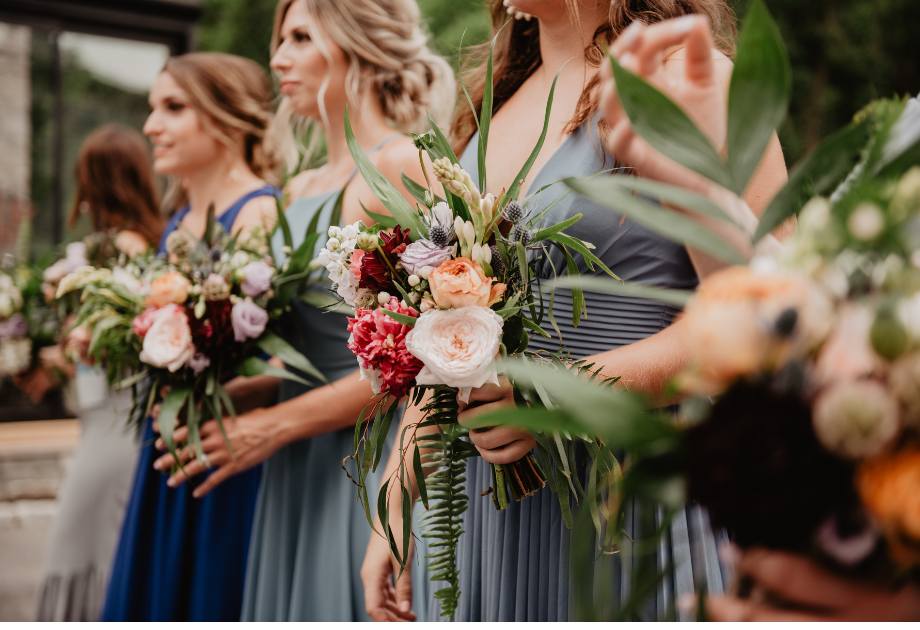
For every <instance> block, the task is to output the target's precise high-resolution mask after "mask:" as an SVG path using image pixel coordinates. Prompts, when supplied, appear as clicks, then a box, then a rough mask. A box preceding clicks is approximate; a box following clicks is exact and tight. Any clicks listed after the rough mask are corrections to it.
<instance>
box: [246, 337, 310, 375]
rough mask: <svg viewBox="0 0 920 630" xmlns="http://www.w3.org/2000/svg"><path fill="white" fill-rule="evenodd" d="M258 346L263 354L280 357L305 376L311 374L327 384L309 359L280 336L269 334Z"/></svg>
mask: <svg viewBox="0 0 920 630" xmlns="http://www.w3.org/2000/svg"><path fill="white" fill-rule="evenodd" d="M257 345H258V346H259V348H260V349H261V350H262V351H263V352H265V353H267V354H270V355H272V356H275V357H278V358H279V359H281V360H282V361H284V362H285V363H286V364H288V365H290V366H291V367H295V368H297V369H298V370H300V371H301V372H303V373H304V374H309V375H310V376H312V377H313V378H315V379H316V380H318V381H320V382H322V383H325V382H327V381H326V377H325V376H323V374H322V372H320V371H319V370H317V369H316V368H315V367H314V366H313V364H312V363H311V362H310V360H309V359H307V357H305V356H304V355H303V354H301V353H300V352H299V351H298V350H297V349H296V348H294V346H292V345H291V344H289V343H288V342H287V341H285V340H284V339H282V338H281V337H279V336H278V335H276V334H274V333H267V334H265V335H263V336H262V338H261V339H259V342H258V344H257ZM301 380H302V379H301Z"/></svg>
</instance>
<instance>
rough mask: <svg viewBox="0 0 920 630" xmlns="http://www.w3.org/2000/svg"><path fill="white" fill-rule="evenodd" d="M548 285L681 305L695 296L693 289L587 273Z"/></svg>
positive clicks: (549, 286) (556, 280)
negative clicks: (586, 274)
mask: <svg viewBox="0 0 920 630" xmlns="http://www.w3.org/2000/svg"><path fill="white" fill-rule="evenodd" d="M546 287H547V288H548V289H562V288H564V289H581V290H583V291H592V292H594V293H604V294H607V295H622V296H625V297H635V298H642V299H648V300H654V301H656V302H663V303H665V304H670V305H672V306H679V307H684V306H686V305H687V302H688V301H689V300H690V298H691V297H693V292H692V291H681V290H680V289H665V288H663V287H653V286H649V285H646V284H639V283H636V282H622V281H617V280H612V279H610V278H602V277H599V276H585V275H577V276H576V275H571V276H562V277H559V278H555V279H552V280H549V281H548V282H547V283H546Z"/></svg>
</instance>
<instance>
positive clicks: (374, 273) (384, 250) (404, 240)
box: [358, 225, 411, 293]
mask: <svg viewBox="0 0 920 630" xmlns="http://www.w3.org/2000/svg"><path fill="white" fill-rule="evenodd" d="M410 242H411V241H410V240H409V230H407V229H403V228H401V227H399V226H398V225H397V226H396V227H395V228H393V229H392V230H387V231H385V232H381V233H380V249H379V250H375V251H373V252H367V253H365V254H364V256H363V257H362V258H361V276H360V277H359V278H358V286H359V287H361V288H362V289H370V290H371V291H374V292H375V293H379V292H380V291H386V292H388V293H395V286H394V285H393V277H392V271H391V270H392V269H395V268H396V263H398V262H399V255H400V254H402V253H403V252H404V251H406V247H407V246H408V245H409V243H410ZM384 257H386V260H384ZM388 263H389V264H388Z"/></svg>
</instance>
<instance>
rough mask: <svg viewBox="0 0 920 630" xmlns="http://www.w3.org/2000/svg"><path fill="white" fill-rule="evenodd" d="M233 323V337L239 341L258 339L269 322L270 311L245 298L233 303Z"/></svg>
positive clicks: (231, 314) (231, 316) (231, 313)
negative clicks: (267, 311)
mask: <svg viewBox="0 0 920 630" xmlns="http://www.w3.org/2000/svg"><path fill="white" fill-rule="evenodd" d="M230 321H231V323H232V324H233V338H234V339H236V340H237V341H239V342H243V341H246V340H247V339H256V338H257V337H259V336H260V335H261V334H262V333H263V332H265V326H266V325H267V324H268V313H266V312H265V309H263V308H262V307H261V306H259V305H258V304H256V303H255V302H252V301H250V300H243V301H241V302H237V303H236V304H234V305H233V310H231V311H230Z"/></svg>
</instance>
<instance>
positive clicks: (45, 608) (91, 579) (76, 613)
mask: <svg viewBox="0 0 920 630" xmlns="http://www.w3.org/2000/svg"><path fill="white" fill-rule="evenodd" d="M105 586H106V585H105V576H104V575H103V574H102V573H101V572H100V571H99V570H98V569H97V568H96V567H94V566H90V567H87V568H86V569H84V570H82V571H79V572H76V573H70V574H67V575H49V576H48V577H46V578H45V581H44V583H43V584H42V588H41V592H40V594H39V598H38V612H37V614H36V621H98V620H99V613H100V611H101V609H102V599H103V597H104V596H105Z"/></svg>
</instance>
